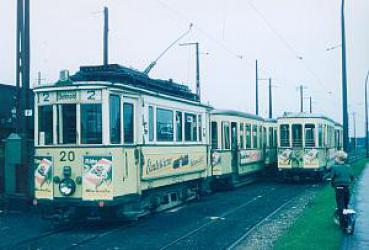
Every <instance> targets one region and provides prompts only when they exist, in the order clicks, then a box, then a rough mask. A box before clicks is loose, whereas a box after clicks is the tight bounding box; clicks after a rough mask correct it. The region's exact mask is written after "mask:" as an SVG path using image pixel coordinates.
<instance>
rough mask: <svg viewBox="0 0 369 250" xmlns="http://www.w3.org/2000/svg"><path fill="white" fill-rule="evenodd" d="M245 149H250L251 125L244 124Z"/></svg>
mask: <svg viewBox="0 0 369 250" xmlns="http://www.w3.org/2000/svg"><path fill="white" fill-rule="evenodd" d="M245 130H246V148H251V146H252V144H251V125H250V124H246V129H245Z"/></svg>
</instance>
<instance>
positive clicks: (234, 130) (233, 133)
mask: <svg viewBox="0 0 369 250" xmlns="http://www.w3.org/2000/svg"><path fill="white" fill-rule="evenodd" d="M231 139H232V145H231V146H232V149H236V148H237V147H238V145H237V144H238V143H237V122H232V123H231Z"/></svg>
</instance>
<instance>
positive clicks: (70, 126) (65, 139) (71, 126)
mask: <svg viewBox="0 0 369 250" xmlns="http://www.w3.org/2000/svg"><path fill="white" fill-rule="evenodd" d="M76 114H77V111H76V104H62V105H59V106H58V131H59V143H60V144H75V143H76V142H77V130H76V129H77V126H76V123H77V120H76Z"/></svg>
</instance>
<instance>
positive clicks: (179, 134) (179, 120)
mask: <svg viewBox="0 0 369 250" xmlns="http://www.w3.org/2000/svg"><path fill="white" fill-rule="evenodd" d="M176 128H177V131H176V132H177V141H179V142H181V141H182V138H183V136H182V112H180V111H177V112H176Z"/></svg>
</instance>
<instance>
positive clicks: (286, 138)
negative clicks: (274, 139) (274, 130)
mask: <svg viewBox="0 0 369 250" xmlns="http://www.w3.org/2000/svg"><path fill="white" fill-rule="evenodd" d="M279 130H280V132H279V133H280V135H279V136H280V143H281V147H289V146H290V126H289V125H288V124H283V125H281V126H280V127H279Z"/></svg>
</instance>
